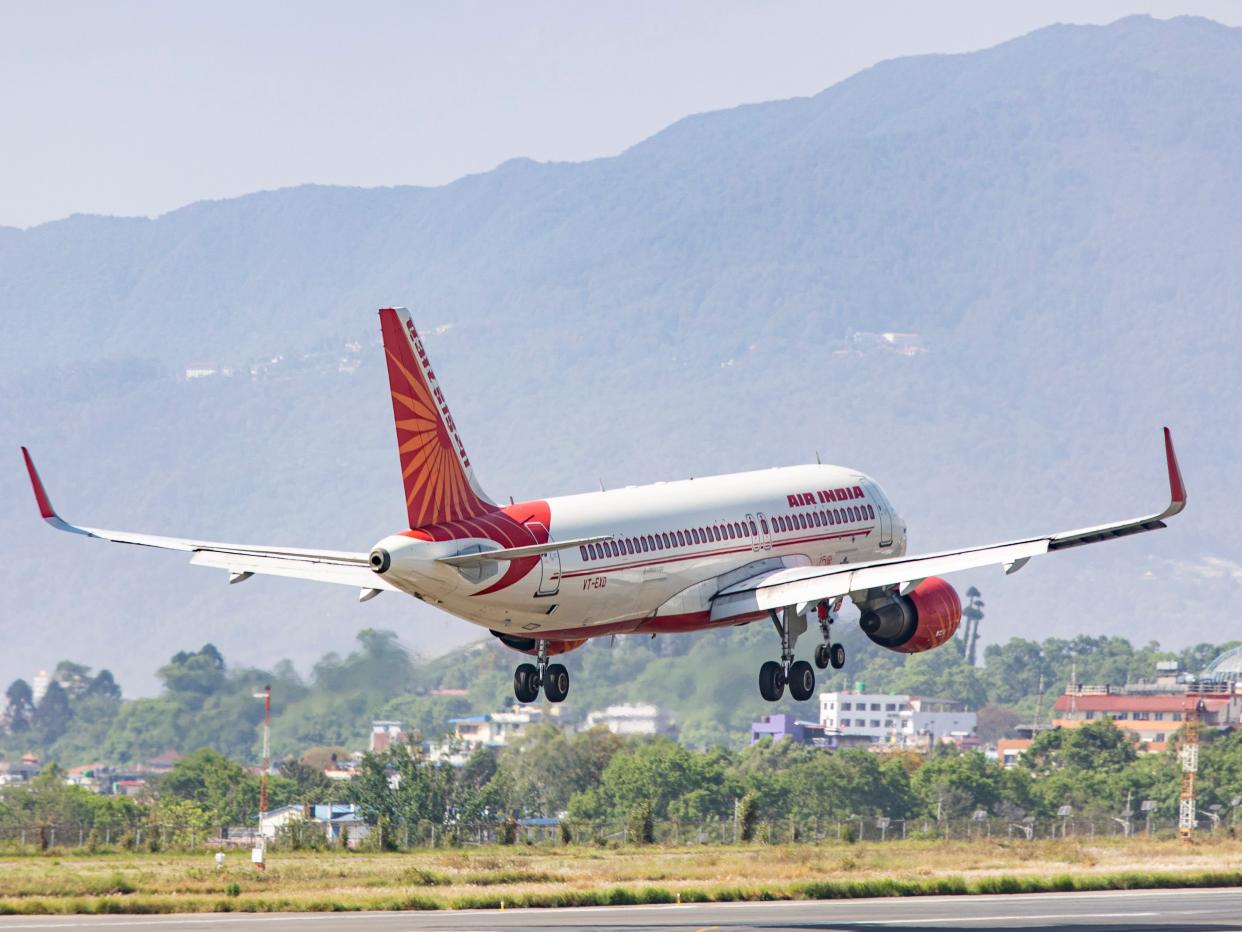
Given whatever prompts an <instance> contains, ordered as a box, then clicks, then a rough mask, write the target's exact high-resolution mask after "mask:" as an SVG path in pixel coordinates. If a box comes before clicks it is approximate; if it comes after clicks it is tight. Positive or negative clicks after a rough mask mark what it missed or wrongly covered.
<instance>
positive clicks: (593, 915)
mask: <svg viewBox="0 0 1242 932" xmlns="http://www.w3.org/2000/svg"><path fill="white" fill-rule="evenodd" d="M881 928H893V929H905V930H919V929H924V930H938V932H939V930H945V929H1058V930H1062V932H1091V930H1097V929H1098V930H1109V932H1118V930H1122V929H1141V930H1143V932H1183V930H1196V932H1206V930H1239V932H1242V889H1238V888H1230V889H1220V890H1130V891H1125V892H1116V893H1114V892H1105V893H1039V894H1029V895H1025V894H1024V895H1015V896H970V897H909V898H885V899H873V900H800V901H792V902H791V901H781V902H775V903H693V904H685V905H679V906H672V905H668V906H617V907H606V906H605V907H600V906H596V907H586V908H580V909H578V908H575V909H510V910H504V911H499V910H470V911H461V912H450V911H442V912H406V913H382V912H375V913H266V914H254V913H223V914H220V913H199V914H192V915H170V916H6V917H0V932H10V930H16V929H91V930H96V932H98V930H107V929H117V930H126V932H128V930H137V932H142V930H144V929H150V930H152V932H157V930H169V932H173V930H185V932H280V930H285V929H311V930H314V932H334V930H346V932H397V930H406V929H411V930H414V929H444V930H456V932H465V930H477V932H482V930H492V929H495V930H507V929H564V930H572V929H609V930H637V929H659V930H695V932H708V930H716V929H721V930H723V929H730V930H746V929H754V930H767V929H798V930H824V932H832V930H859V929H881Z"/></svg>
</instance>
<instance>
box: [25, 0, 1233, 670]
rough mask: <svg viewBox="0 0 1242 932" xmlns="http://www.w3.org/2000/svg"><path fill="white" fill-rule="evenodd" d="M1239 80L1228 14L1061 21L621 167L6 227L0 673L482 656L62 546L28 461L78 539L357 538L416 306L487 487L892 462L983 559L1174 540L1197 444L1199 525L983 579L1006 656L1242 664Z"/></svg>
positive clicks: (903, 494)
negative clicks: (1241, 618)
mask: <svg viewBox="0 0 1242 932" xmlns="http://www.w3.org/2000/svg"><path fill="white" fill-rule="evenodd" d="M1239 63H1242V30H1239V29H1232V28H1227V27H1224V26H1221V25H1219V24H1217V23H1214V22H1210V21H1207V20H1203V19H1194V18H1178V19H1173V20H1168V21H1159V20H1153V19H1149V18H1146V17H1131V18H1127V19H1123V20H1120V21H1118V22H1116V23H1114V24H1112V25H1110V26H1105V27H1094V26H1053V27H1049V28H1047V29H1042V30H1039V31H1038V32H1035V33H1032V34H1030V35H1028V36H1025V37H1022V38H1019V39H1015V40H1013V41H1010V42H1007V43H1005V44H1003V45H1000V46H997V47H995V48H992V49H987V50H984V51H980V52H974V53H970V54H964V55H933V56H921V57H915V58H907V59H900V60H895V61H889V62H885V63H882V64H880V65H877V66H875V67H873V68H870V69H868V70H866V71H864V72H862V73H860V74H858V75H856V76H854V77H852V78H850V79H849V80H846V81H843V82H841V83H840V84H837V85H835V86H833V87H830V88H828V89H827V90H825V91H823V92H822V93H820V94H817V95H815V96H814V97H810V98H805V99H796V100H786V101H777V102H772V103H764V104H756V105H750V106H745V107H739V108H736V109H733V110H728V111H722V112H717V113H708V114H701V115H698V116H693V117H690V118H687V119H685V120H682V121H680V122H678V123H676V124H674V125H673V126H670V127H669V128H668V129H666V130H664V131H663V132H661V133H659V134H657V135H655V136H653V137H652V138H650V139H647V140H645V141H643V142H641V143H639V144H637V145H635V146H634V147H633V148H631V149H629V150H627V151H625V152H623V153H621V154H620V155H618V156H616V157H613V158H605V159H597V160H594V161H590V162H585V163H579V164H568V163H552V164H538V163H534V162H531V161H529V160H522V159H517V160H513V161H511V162H507V163H505V164H503V165H501V166H499V167H498V168H497V169H495V170H494V171H491V172H488V173H485V174H481V175H474V176H470V177H466V178H463V179H461V180H459V181H457V182H455V183H453V184H450V185H447V186H444V187H441V188H434V189H428V188H412V187H397V188H384V189H372V190H362V189H355V188H337V187H318V186H307V187H299V188H292V189H286V190H280V191H271V192H263V193H257V194H253V195H249V196H246V197H241V198H236V199H232V200H226V201H212V202H203V203H198V204H193V205H190V206H188V207H185V208H183V209H181V210H177V211H174V212H172V213H169V214H166V215H164V216H161V217H159V218H156V219H153V220H146V219H132V218H112V217H92V216H73V217H70V218H67V219H65V220H61V221H57V222H54V223H48V224H44V225H42V226H39V227H35V228H32V229H29V230H12V229H3V230H0V319H2V320H3V322H4V324H5V328H4V332H5V336H6V339H5V340H3V341H0V372H2V373H3V374H2V375H0V389H2V391H0V432H2V433H3V435H4V436H7V437H10V438H11V446H10V448H11V450H12V453H13V454H14V458H13V460H12V461H11V462H10V468H9V469H6V470H3V471H0V520H2V521H3V527H4V528H5V533H4V535H3V537H2V538H0V567H2V569H0V581H2V584H3V586H4V588H5V590H6V592H7V593H8V598H6V600H5V607H4V608H3V609H2V610H0V612H2V614H0V632H2V636H3V638H4V644H5V649H4V650H3V651H0V680H3V681H5V682H7V680H8V679H10V678H12V677H14V676H18V675H23V676H27V677H29V676H30V675H32V674H33V673H34V672H35V671H36V670H37V669H39V668H40V667H45V668H49V669H50V668H51V666H52V665H54V664H55V663H56V661H58V660H59V659H61V658H62V657H65V656H69V657H72V658H73V659H75V660H78V661H81V662H83V663H87V664H90V665H92V666H95V667H109V668H111V669H113V671H114V672H115V673H116V674H117V678H118V680H119V681H121V682H122V683H124V684H126V685H127V686H133V687H136V688H137V689H138V690H139V691H149V690H151V689H152V688H153V687H154V682H153V681H152V680H151V679H150V671H151V670H152V669H154V668H155V667H156V666H158V664H159V662H160V661H161V660H162V659H164V658H166V657H168V656H169V655H171V654H172V653H174V652H175V651H177V650H180V649H182V648H187V647H197V646H198V645H199V644H201V643H202V642H203V641H204V640H211V641H214V642H216V643H217V644H218V645H219V646H220V647H221V649H222V650H223V651H224V652H225V653H226V654H227V655H228V656H230V657H232V658H239V659H240V658H253V661H254V662H255V663H262V664H270V663H271V662H273V661H274V660H275V659H278V658H280V657H290V658H292V659H293V660H294V661H295V662H299V663H303V664H305V663H307V662H309V661H310V660H312V659H313V658H315V657H317V656H319V655H320V654H321V653H322V652H323V651H324V650H328V649H333V648H334V647H337V648H338V649H342V650H343V649H347V648H348V645H349V643H350V641H351V639H352V636H353V633H354V632H355V631H356V630H357V629H358V628H359V627H361V626H363V625H372V626H375V627H391V628H393V629H395V630H397V631H399V632H400V633H401V635H402V637H403V639H404V640H405V642H406V643H407V644H409V645H411V646H412V647H414V648H415V649H417V650H419V651H421V652H424V653H427V654H433V653H436V652H438V651H441V650H443V649H445V648H446V647H447V646H449V645H451V644H453V643H458V642H460V641H462V640H465V639H467V638H470V637H474V636H476V635H477V634H478V633H479V632H478V631H477V629H474V628H472V627H470V626H468V625H466V624H465V623H464V622H458V621H454V620H451V619H449V618H447V617H446V616H443V615H439V614H436V613H434V612H432V611H430V610H428V609H426V608H425V607H423V606H422V605H420V604H418V603H416V602H415V601H414V600H410V599H405V600H402V599H398V598H397V597H395V596H392V595H388V596H384V597H382V598H380V599H377V600H375V601H374V602H370V603H367V604H366V605H362V606H358V605H355V604H354V594H353V593H351V592H350V591H348V590H344V589H340V590H338V589H336V588H334V587H330V586H325V587H316V586H313V585H307V584H297V583H291V582H284V581H280V580H267V579H255V580H252V581H249V582H247V583H246V584H245V585H243V586H240V587H238V586H227V585H225V581H224V579H223V574H221V573H212V572H207V571H203V570H199V569H194V568H190V567H188V566H186V565H185V562H184V560H182V559H181V558H180V557H178V556H177V555H175V554H167V553H155V552H144V551H135V550H131V549H129V548H122V547H106V546H104V545H102V544H97V543H94V542H89V541H85V540H75V539H73V538H69V537H67V536H64V535H53V534H52V533H51V532H50V531H48V530H47V529H45V528H43V527H41V526H39V524H38V521H37V517H36V513H35V511H34V506H33V504H32V502H31V501H30V496H29V490H28V488H27V485H26V480H25V476H24V473H23V470H22V469H21V467H20V462H19V460H18V459H17V458H16V446H17V444H18V443H25V444H28V445H29V446H30V447H31V448H32V450H33V451H34V453H35V455H36V459H37V461H38V462H39V464H40V467H41V469H42V472H43V474H44V479H45V481H46V482H47V484H48V487H49V490H50V492H51V494H52V497H53V499H54V501H55V502H56V503H57V505H58V507H59V508H60V509H61V511H62V512H63V513H64V514H65V515H66V516H67V517H68V518H69V519H70V520H77V521H81V522H84V523H89V524H94V525H97V526H102V527H119V528H126V529H140V530H148V531H151V532H162V533H172V534H182V535H192V536H199V537H205V538H214V539H223V540H239V541H257V542H260V543H273V544H288V545H295V546H322V547H333V548H340V549H353V550H363V549H366V548H368V547H369V546H370V545H371V543H372V542H373V541H374V540H376V539H378V538H379V537H381V536H382V535H384V534H386V533H388V532H389V531H391V530H392V529H394V528H396V527H398V526H401V524H402V522H403V514H402V509H401V506H400V500H401V498H400V496H401V492H400V484H399V479H398V469H397V460H396V454H395V450H394V443H393V433H392V425H391V421H390V416H391V409H390V407H389V403H388V400H387V392H386V386H385V373H384V368H383V365H382V354H381V351H380V349H379V340H378V327H377V324H376V317H375V313H374V312H375V309H376V308H377V307H380V306H383V305H385V304H391V303H402V304H408V305H409V306H410V307H411V308H412V309H414V311H415V316H416V319H417V320H418V321H419V323H420V328H421V329H422V330H423V331H425V332H426V333H427V336H428V339H427V342H428V347H429V351H430V352H431V354H432V356H433V358H434V359H435V361H436V364H437V367H438V370H439V371H438V375H439V377H440V381H441V384H442V385H443V386H444V388H445V391H446V394H447V397H448V399H449V401H450V403H451V404H452V406H453V411H454V415H455V417H456V420H457V422H458V424H459V425H460V426H461V428H462V433H463V439H464V441H465V443H466V444H467V447H468V448H469V449H470V452H471V458H472V461H473V462H474V464H475V466H476V468H477V471H478V474H479V476H480V477H481V479H482V481H483V483H484V485H485V487H486V488H487V489H488V490H489V491H490V493H491V494H492V496H493V497H494V498H497V499H502V498H504V497H506V496H508V495H510V494H512V495H514V496H517V497H522V496H544V495H551V494H558V493H564V492H574V491H582V490H585V489H588V488H591V487H594V486H595V485H596V483H597V481H602V482H603V484H604V485H605V486H613V485H619V484H624V483H631V482H633V483H637V482H644V481H650V480H658V479H667V478H680V477H683V476H685V475H705V474H710V473H716V472H731V471H735V470H742V469H749V468H755V467H763V466H769V465H782V464H788V463H795V462H807V461H810V460H811V459H812V457H813V456H815V455H816V453H817V452H818V453H819V454H820V455H821V456H822V458H823V460H824V461H825V462H841V463H848V464H850V465H854V466H857V467H858V468H861V469H863V470H865V471H867V472H868V473H870V474H872V475H874V476H875V477H876V478H877V479H878V480H879V481H880V482H881V483H882V484H883V485H884V487H885V489H886V491H887V492H888V493H889V496H890V497H891V498H892V499H894V501H895V502H896V504H897V507H898V510H899V511H900V512H901V513H902V515H903V517H905V518H906V519H907V521H908V523H909V524H910V526H911V528H912V546H913V547H916V548H918V549H929V548H936V547H941V546H952V545H955V544H960V543H982V542H987V541H991V540H1000V539H1005V538H1007V537H1009V536H1013V535H1018V534H1025V533H1028V532H1034V531H1043V530H1055V529H1063V528H1068V527H1074V526H1079V525H1081V524H1087V523H1094V522H1096V521H1099V520H1106V519H1113V518H1121V517H1126V516H1129V515H1130V514H1133V513H1140V512H1143V511H1144V510H1147V509H1158V508H1159V507H1161V505H1162V504H1163V499H1164V496H1165V495H1166V494H1167V488H1166V486H1165V485H1164V467H1163V462H1162V458H1161V455H1160V437H1159V427H1160V425H1161V424H1166V423H1167V424H1169V425H1170V426H1172V428H1173V430H1174V436H1175V438H1176V440H1177V443H1178V449H1179V452H1180V454H1181V458H1182V466H1183V469H1184V472H1185V475H1186V479H1187V484H1188V487H1189V490H1190V506H1189V508H1188V509H1187V511H1186V513H1185V514H1184V515H1183V516H1181V517H1180V518H1178V519H1177V520H1176V521H1175V522H1174V523H1173V524H1172V525H1171V527H1170V529H1169V530H1167V531H1162V532H1160V533H1159V534H1153V535H1145V536H1143V537H1142V538H1137V539H1134V540H1129V541H1124V542H1119V543H1115V544H1110V545H1108V546H1105V547H1100V548H1091V549H1090V552H1076V553H1074V554H1072V555H1058V556H1053V557H1049V558H1048V559H1047V560H1043V561H1036V562H1035V563H1033V564H1032V565H1031V566H1030V567H1028V568H1027V569H1025V570H1024V571H1023V572H1022V573H1020V574H1018V575H1016V576H1014V577H1012V578H1008V579H1005V578H1003V577H1001V575H1000V574H999V573H998V572H990V573H980V574H974V575H964V576H962V577H960V579H961V581H962V585H963V587H965V586H966V585H969V584H971V583H974V584H975V585H977V586H979V588H980V589H981V590H983V592H984V593H985V597H986V599H987V602H988V617H987V621H986V622H985V630H984V631H983V636H984V638H985V640H996V639H999V638H1003V637H1007V636H1009V635H1012V634H1019V633H1021V634H1036V635H1038V636H1039V637H1043V636H1046V635H1072V634H1074V633H1079V632H1083V633H1091V634H1122V635H1126V636H1128V637H1130V638H1132V639H1134V640H1141V639H1143V638H1149V637H1150V638H1157V637H1158V638H1159V639H1160V640H1161V641H1162V643H1164V644H1166V645H1168V646H1172V647H1179V646H1183V645H1184V644H1187V643H1191V642H1193V641H1199V640H1207V641H1217V642H1218V641H1223V640H1227V639H1228V638H1230V637H1233V636H1236V635H1235V634H1234V633H1231V632H1234V631H1235V630H1236V627H1237V626H1236V624H1232V625H1231V624H1230V619H1232V618H1234V617H1237V616H1238V615H1239V612H1240V610H1242V588H1240V583H1242V562H1239V561H1240V560H1242V557H1240V556H1239V553H1240V546H1239V545H1240V544H1242V533H1240V532H1239V528H1240V527H1242V508H1240V506H1239V502H1238V496H1237V495H1236V487H1237V483H1236V480H1235V478H1234V468H1233V464H1234V463H1236V462H1237V461H1238V459H1239V456H1240V454H1242V440H1240V439H1239V437H1238V434H1237V432H1236V431H1233V430H1230V429H1229V428H1228V426H1227V425H1228V424H1230V423H1234V422H1236V420H1237V418H1238V415H1239V413H1240V411H1239V408H1240V399H1242V392H1240V391H1239V390H1240V389H1242V377H1240V375H1239V365H1238V362H1237V354H1238V350H1239V347H1242V317H1240V315H1239V313H1238V311H1239V301H1240V296H1242V263H1239V262H1238V259H1237V257H1238V256H1239V255H1242V175H1239V173H1238V170H1237V153H1238V152H1239V151H1242V66H1240V64H1239ZM359 144H360V145H365V144H374V142H373V141H367V140H359ZM882 334H901V335H902V336H895V337H891V338H885V337H883V336H881V335H882ZM190 367H198V368H199V369H203V370H210V369H213V368H214V369H216V370H217V371H218V374H215V375H208V376H206V377H201V378H192V379H187V378H185V373H186V370H187V368H190ZM224 370H228V371H229V372H231V374H229V375H225V374H223V372H224ZM1222 428H1223V429H1222ZM773 649H774V651H775V643H774V646H773ZM738 688H739V689H746V690H751V689H753V684H752V683H750V682H746V683H744V684H738Z"/></svg>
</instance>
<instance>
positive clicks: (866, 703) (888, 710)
mask: <svg viewBox="0 0 1242 932" xmlns="http://www.w3.org/2000/svg"><path fill="white" fill-rule="evenodd" d="M909 702H910V697H909V696H895V695H892V694H891V693H856V692H852V691H850V690H846V691H844V692H832V693H820V694H819V723H820V724H821V725H823V726H824V733H825V734H826V735H834V734H835V735H849V736H853V737H863V738H870V739H871V740H872V741H892V742H896V741H898V740H899V737H900V732H901V713H902V711H903V710H905V709H908V708H909V707H910V705H909Z"/></svg>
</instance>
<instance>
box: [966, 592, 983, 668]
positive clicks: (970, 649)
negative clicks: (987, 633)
mask: <svg viewBox="0 0 1242 932" xmlns="http://www.w3.org/2000/svg"><path fill="white" fill-rule="evenodd" d="M962 617H963V618H964V619H966V624H965V626H964V628H963V631H962V640H963V641H964V642H965V647H964V655H965V658H966V663H967V664H968V665H970V666H972V667H973V666H974V665H975V650H976V648H977V647H978V645H979V622H981V621H983V597H982V595H981V594H980V593H979V590H978V589H976V588H975V587H974V586H971V587H970V588H969V589H967V590H966V604H965V605H963V606H962Z"/></svg>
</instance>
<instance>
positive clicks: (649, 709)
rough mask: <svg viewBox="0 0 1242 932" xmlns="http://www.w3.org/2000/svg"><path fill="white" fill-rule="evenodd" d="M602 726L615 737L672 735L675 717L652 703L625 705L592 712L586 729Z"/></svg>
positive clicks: (587, 718)
mask: <svg viewBox="0 0 1242 932" xmlns="http://www.w3.org/2000/svg"><path fill="white" fill-rule="evenodd" d="M600 725H602V726H603V727H605V728H607V729H608V730H609V731H611V732H612V733H613V734H614V735H670V734H672V733H673V717H672V716H671V715H670V714H669V712H668V711H667V710H666V709H662V708H660V707H659V706H657V705H652V704H651V703H624V704H622V705H610V706H609V707H608V708H606V709H599V710H596V711H594V712H590V713H588V714H587V717H586V727H587V728H595V727H597V726H600Z"/></svg>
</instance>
